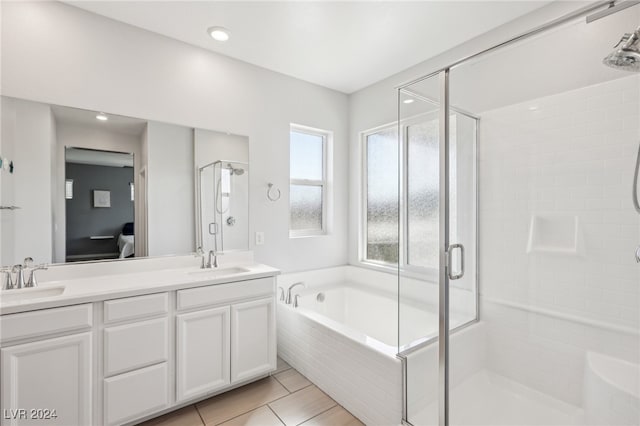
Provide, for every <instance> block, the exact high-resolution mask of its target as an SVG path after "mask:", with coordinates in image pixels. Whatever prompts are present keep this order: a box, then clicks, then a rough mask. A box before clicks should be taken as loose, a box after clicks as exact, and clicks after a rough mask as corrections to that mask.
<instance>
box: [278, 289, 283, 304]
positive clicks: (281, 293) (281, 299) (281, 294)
mask: <svg viewBox="0 0 640 426" xmlns="http://www.w3.org/2000/svg"><path fill="white" fill-rule="evenodd" d="M278 290H280V291H281V292H280V297H279V298H278V300H280V301H281V302H284V288H282V287H280V286H278Z"/></svg>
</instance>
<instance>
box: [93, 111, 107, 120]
mask: <svg viewBox="0 0 640 426" xmlns="http://www.w3.org/2000/svg"><path fill="white" fill-rule="evenodd" d="M108 119H109V117H107V115H106V114H105V113H103V112H101V113H99V114H98V115H96V120H100V121H107V120H108Z"/></svg>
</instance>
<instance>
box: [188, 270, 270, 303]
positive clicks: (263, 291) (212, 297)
mask: <svg viewBox="0 0 640 426" xmlns="http://www.w3.org/2000/svg"><path fill="white" fill-rule="evenodd" d="M274 289H275V281H274V279H273V278H272V277H269V278H260V279H257V280H247V281H239V282H235V283H228V284H217V285H210V286H206V287H198V288H191V289H188V290H179V291H178V310H184V309H190V308H197V307H202V306H210V305H219V304H222V303H228V302H230V301H233V300H237V299H247V298H253V297H260V296H269V295H271V294H273V292H274Z"/></svg>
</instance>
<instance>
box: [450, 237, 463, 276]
mask: <svg viewBox="0 0 640 426" xmlns="http://www.w3.org/2000/svg"><path fill="white" fill-rule="evenodd" d="M455 249H460V273H459V274H455V275H454V274H453V265H452V264H453V251H454V250H455ZM447 274H448V275H449V279H450V280H459V279H460V278H462V277H464V246H463V245H462V244H451V245H450V246H449V249H448V250H447Z"/></svg>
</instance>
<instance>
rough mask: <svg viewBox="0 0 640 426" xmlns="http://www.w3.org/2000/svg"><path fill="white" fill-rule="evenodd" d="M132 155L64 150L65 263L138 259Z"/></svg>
mask: <svg viewBox="0 0 640 426" xmlns="http://www.w3.org/2000/svg"><path fill="white" fill-rule="evenodd" d="M134 177H135V175H134V155H133V154H132V153H121V152H112V151H102V150H96V149H86V148H70V147H66V148H65V189H68V188H71V190H70V191H65V214H66V238H65V246H66V261H67V262H74V261H86V260H100V259H115V258H121V259H123V258H128V257H133V256H134V255H135V243H134V222H135V206H134V201H135V195H134Z"/></svg>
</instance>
